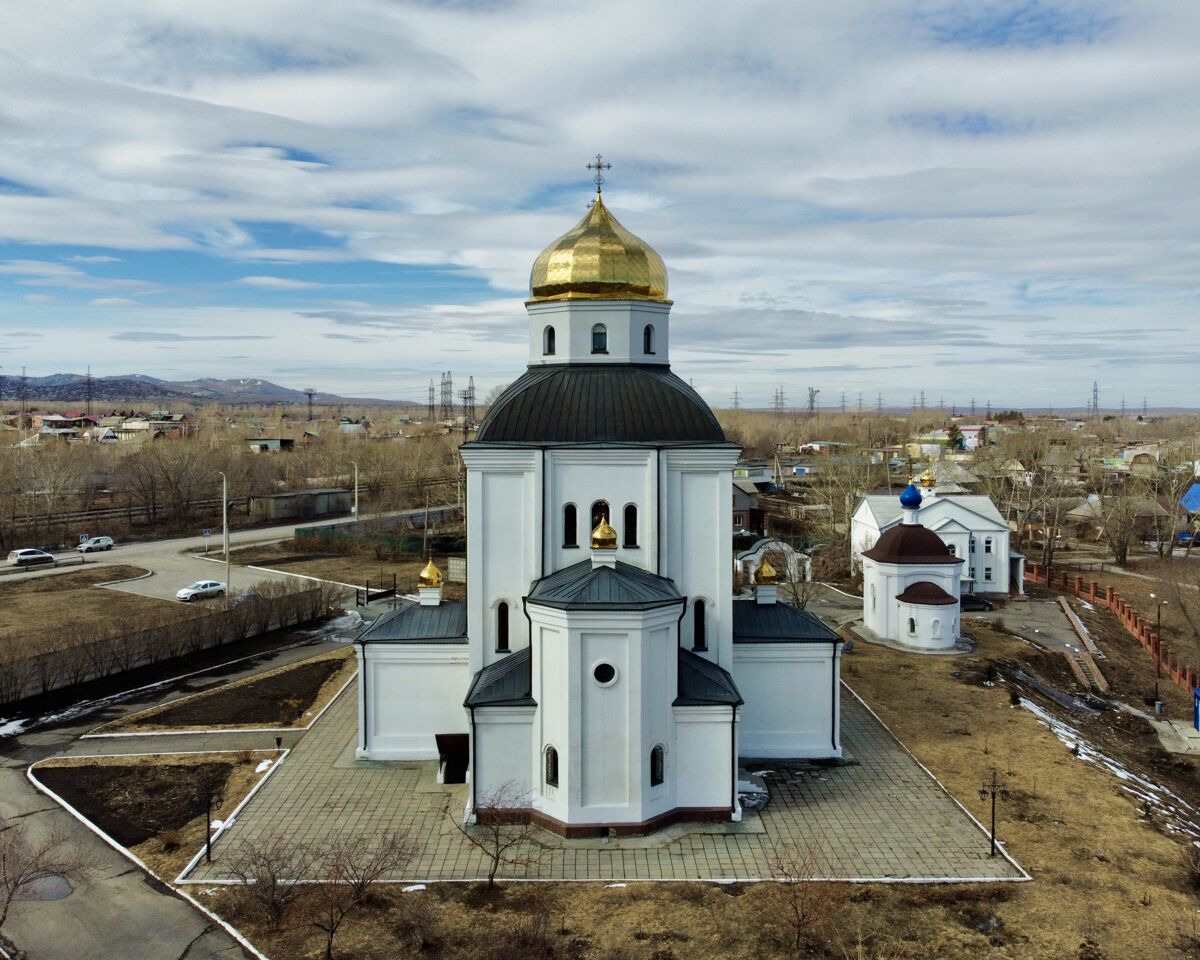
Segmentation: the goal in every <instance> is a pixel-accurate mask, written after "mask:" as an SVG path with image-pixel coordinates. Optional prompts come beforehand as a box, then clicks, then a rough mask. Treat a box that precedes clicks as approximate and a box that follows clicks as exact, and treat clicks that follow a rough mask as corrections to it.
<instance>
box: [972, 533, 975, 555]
mask: <svg viewBox="0 0 1200 960" xmlns="http://www.w3.org/2000/svg"><path fill="white" fill-rule="evenodd" d="M971 552H972V553H974V552H975V538H974V537H971Z"/></svg>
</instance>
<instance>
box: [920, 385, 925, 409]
mask: <svg viewBox="0 0 1200 960" xmlns="http://www.w3.org/2000/svg"><path fill="white" fill-rule="evenodd" d="M921 409H922V410H924V409H925V391H924V390H922V391H921Z"/></svg>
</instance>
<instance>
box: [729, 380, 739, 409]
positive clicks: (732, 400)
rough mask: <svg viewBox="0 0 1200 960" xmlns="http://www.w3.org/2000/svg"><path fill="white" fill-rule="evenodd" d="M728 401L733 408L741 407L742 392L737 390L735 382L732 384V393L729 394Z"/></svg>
mask: <svg viewBox="0 0 1200 960" xmlns="http://www.w3.org/2000/svg"><path fill="white" fill-rule="evenodd" d="M729 402H730V404H731V405H732V406H733V409H734V410H741V409H742V393H741V391H740V390H738V388H737V384H736V383H735V384H734V385H733V394H732V395H731V396H730V398H729Z"/></svg>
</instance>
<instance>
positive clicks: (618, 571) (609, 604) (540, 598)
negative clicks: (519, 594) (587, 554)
mask: <svg viewBox="0 0 1200 960" xmlns="http://www.w3.org/2000/svg"><path fill="white" fill-rule="evenodd" d="M682 599H683V598H682V597H681V596H680V595H679V591H678V590H676V589H675V581H674V580H669V579H667V578H666V577H660V576H657V575H656V574H653V573H650V572H649V571H648V570H643V569H642V568H641V567H634V566H631V565H630V564H628V563H623V562H622V561H620V560H618V561H617V565H616V566H615V567H597V568H596V569H592V561H591V560H590V559H589V560H581V561H579V563H573V564H571V566H569V567H564V568H563V569H561V570H556V571H555V572H554V573H552V574H550V575H549V576H547V577H542V578H541V579H540V580H537V581H535V582H534V585H533V589H532V590H531V591H529V602H530V603H534V604H537V605H538V606H541V607H555V608H557V609H559V610H614V609H616V610H650V609H653V608H654V607H664V606H667V605H668V604H672V603H679V602H680V601H681V600H682Z"/></svg>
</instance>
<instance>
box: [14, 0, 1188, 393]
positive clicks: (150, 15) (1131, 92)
mask: <svg viewBox="0 0 1200 960" xmlns="http://www.w3.org/2000/svg"><path fill="white" fill-rule="evenodd" d="M597 151H600V152H602V153H603V154H604V155H605V157H606V159H608V160H611V162H612V164H613V168H612V170H611V171H609V173H608V184H607V185H606V188H605V191H606V192H605V196H606V200H607V201H608V203H609V205H610V207H611V208H612V209H613V211H614V212H615V213H616V215H617V216H618V217H619V218H620V219H621V221H622V222H623V223H624V225H625V226H626V227H628V228H629V229H631V230H633V231H634V232H635V233H637V234H638V235H640V236H641V237H643V238H644V239H646V240H647V241H649V242H650V243H652V244H653V245H654V246H655V247H656V248H657V249H658V250H659V251H660V252H661V253H662V254H663V257H664V258H665V260H666V262H667V266H668V269H669V270H670V276H671V296H672V298H673V299H674V300H675V307H674V310H673V313H672V324H673V326H672V353H673V356H672V360H673V366H674V369H675V370H676V372H678V373H679V374H680V375H681V376H684V377H686V378H691V379H692V380H693V381H694V383H695V385H696V387H697V389H699V390H701V391H702V392H703V393H704V394H705V396H706V397H707V398H708V399H709V401H710V402H712V403H714V404H722V405H723V404H726V403H728V398H729V396H730V394H731V392H732V391H733V389H734V388H735V386H736V387H737V388H738V389H739V390H740V391H741V394H742V396H743V402H744V403H745V404H747V405H751V406H754V405H761V406H766V405H768V404H769V403H770V398H771V395H772V392H773V391H774V389H775V388H776V386H778V385H783V387H784V390H785V392H786V395H787V398H788V400H789V402H795V403H798V404H800V403H803V398H804V395H805V391H806V388H807V387H809V386H815V387H818V388H819V389H820V390H821V395H820V397H821V402H822V405H823V406H836V405H837V404H838V402H839V401H840V397H841V393H842V391H845V393H846V397H847V403H848V405H849V406H851V407H853V406H854V405H855V404H856V403H857V401H858V396H859V394H860V393H861V394H862V396H863V398H864V400H863V402H864V404H866V405H868V406H873V405H874V404H875V402H876V399H877V397H878V396H879V395H882V398H883V402H884V403H885V404H889V405H900V404H908V403H909V402H910V400H911V398H912V396H913V395H914V394H915V393H917V391H919V390H922V389H924V390H925V392H926V397H927V402H929V403H931V404H936V403H937V401H938V398H939V397H944V398H945V402H946V404H947V405H950V404H951V403H956V404H958V405H960V406H961V405H965V404H967V403H969V402H970V399H971V398H972V397H975V398H977V401H978V403H979V404H980V405H981V406H982V404H983V403H984V402H985V401H989V400H990V401H991V403H992V404H993V406H1045V405H1048V404H1053V405H1057V406H1076V407H1078V406H1082V405H1083V403H1084V402H1085V401H1086V400H1087V398H1088V397H1089V396H1090V392H1091V384H1092V381H1093V380H1097V381H1098V382H1099V384H1100V390H1101V403H1102V405H1104V406H1115V405H1117V404H1118V403H1119V402H1120V399H1121V397H1122V396H1125V397H1126V398H1127V400H1128V402H1129V403H1130V404H1131V405H1134V404H1136V405H1140V404H1141V402H1142V398H1143V396H1145V397H1148V398H1149V402H1150V404H1151V406H1154V405H1187V406H1194V405H1196V386H1195V385H1196V382H1197V375H1196V370H1197V365H1198V364H1200V344H1198V339H1197V334H1198V332H1200V323H1198V317H1197V306H1198V301H1200V296H1198V286H1197V257H1198V255H1200V242H1198V236H1200V230H1198V224H1200V200H1198V197H1200V190H1198V189H1197V183H1198V182H1200V4H1195V3H1183V2H1178V0H1162V2H1158V0H1137V2H1129V3H1115V2H1084V0H1079V2H1076V0H1064V2H1025V3H1019V2H1018V3H989V2H986V0H973V2H966V0H963V2H957V3H950V2H923V0H871V2H854V0H839V2H838V3H835V4H831V3H828V2H816V0H813V2H803V3H802V2H796V3H772V4H765V3H751V2H741V3H729V2H728V0H721V2H712V3H700V2H696V3H684V2H678V3H663V4H653V3H647V2H645V0H629V2H623V0H608V2H604V3H596V4H586V5H585V4H567V3H561V2H557V3H541V2H518V0H515V2H503V0H501V2H495V3H490V2H486V0H484V2H470V0H464V2H445V3H418V2H397V0H338V2H329V0H289V2H287V3H282V2H278V3H274V2H267V0H236V2H232V0H205V2H197V0H177V2H176V0H133V2H125V0H103V2H101V0H90V2H70V0H54V2H52V3H47V2H45V0H7V2H6V3H5V4H4V5H3V7H0V365H2V366H3V367H4V371H3V372H4V373H5V374H11V373H13V372H15V371H16V370H17V369H19V367H21V366H22V365H25V366H27V367H28V369H29V372H30V374H35V375H44V374H49V373H55V372H82V371H83V369H84V368H85V367H86V366H87V365H89V364H90V365H91V367H92V372H93V373H94V374H96V375H113V374H122V373H146V374H151V375H155V376H159V377H164V378H169V379H190V378H194V377H202V376H221V377H243V376H262V377H266V378H268V379H272V380H275V381H277V382H280V383H282V384H284V385H287V386H292V387H303V386H309V385H312V386H314V387H317V388H319V389H322V390H329V391H334V392H339V393H343V394H347V395H358V396H376V397H388V398H407V397H421V396H423V395H424V392H425V388H426V385H427V383H428V381H429V379H430V378H431V377H436V376H437V375H438V373H439V371H441V370H452V371H453V372H454V375H455V378H456V380H459V379H464V380H465V377H466V376H467V375H468V374H470V375H474V377H475V381H476V384H477V385H478V386H479V387H480V389H481V393H485V392H486V391H487V390H488V388H490V387H491V386H494V385H495V384H498V383H501V382H506V381H509V380H511V379H513V378H514V377H515V376H516V375H517V374H518V373H519V372H520V370H521V368H522V367H523V365H524V360H525V331H526V327H525V323H524V309H523V305H522V301H523V298H524V295H525V293H526V291H527V283H528V270H529V266H530V264H531V263H532V261H533V258H534V257H535V256H536V254H537V252H538V251H539V250H540V249H541V248H542V247H543V246H544V245H545V244H546V243H548V242H549V241H550V240H552V239H553V238H554V237H555V236H557V235H558V234H560V233H562V232H563V231H565V230H566V229H568V228H569V227H570V226H571V225H572V224H573V223H574V222H575V221H576V220H577V219H578V218H579V217H580V216H582V214H583V213H584V211H585V209H586V204H587V200H588V199H589V196H590V192H589V190H590V187H591V185H590V183H589V179H588V176H589V175H588V172H587V171H586V170H585V169H584V164H585V163H586V162H587V160H588V159H589V157H590V156H591V155H593V154H594V153H596V152H597Z"/></svg>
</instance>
